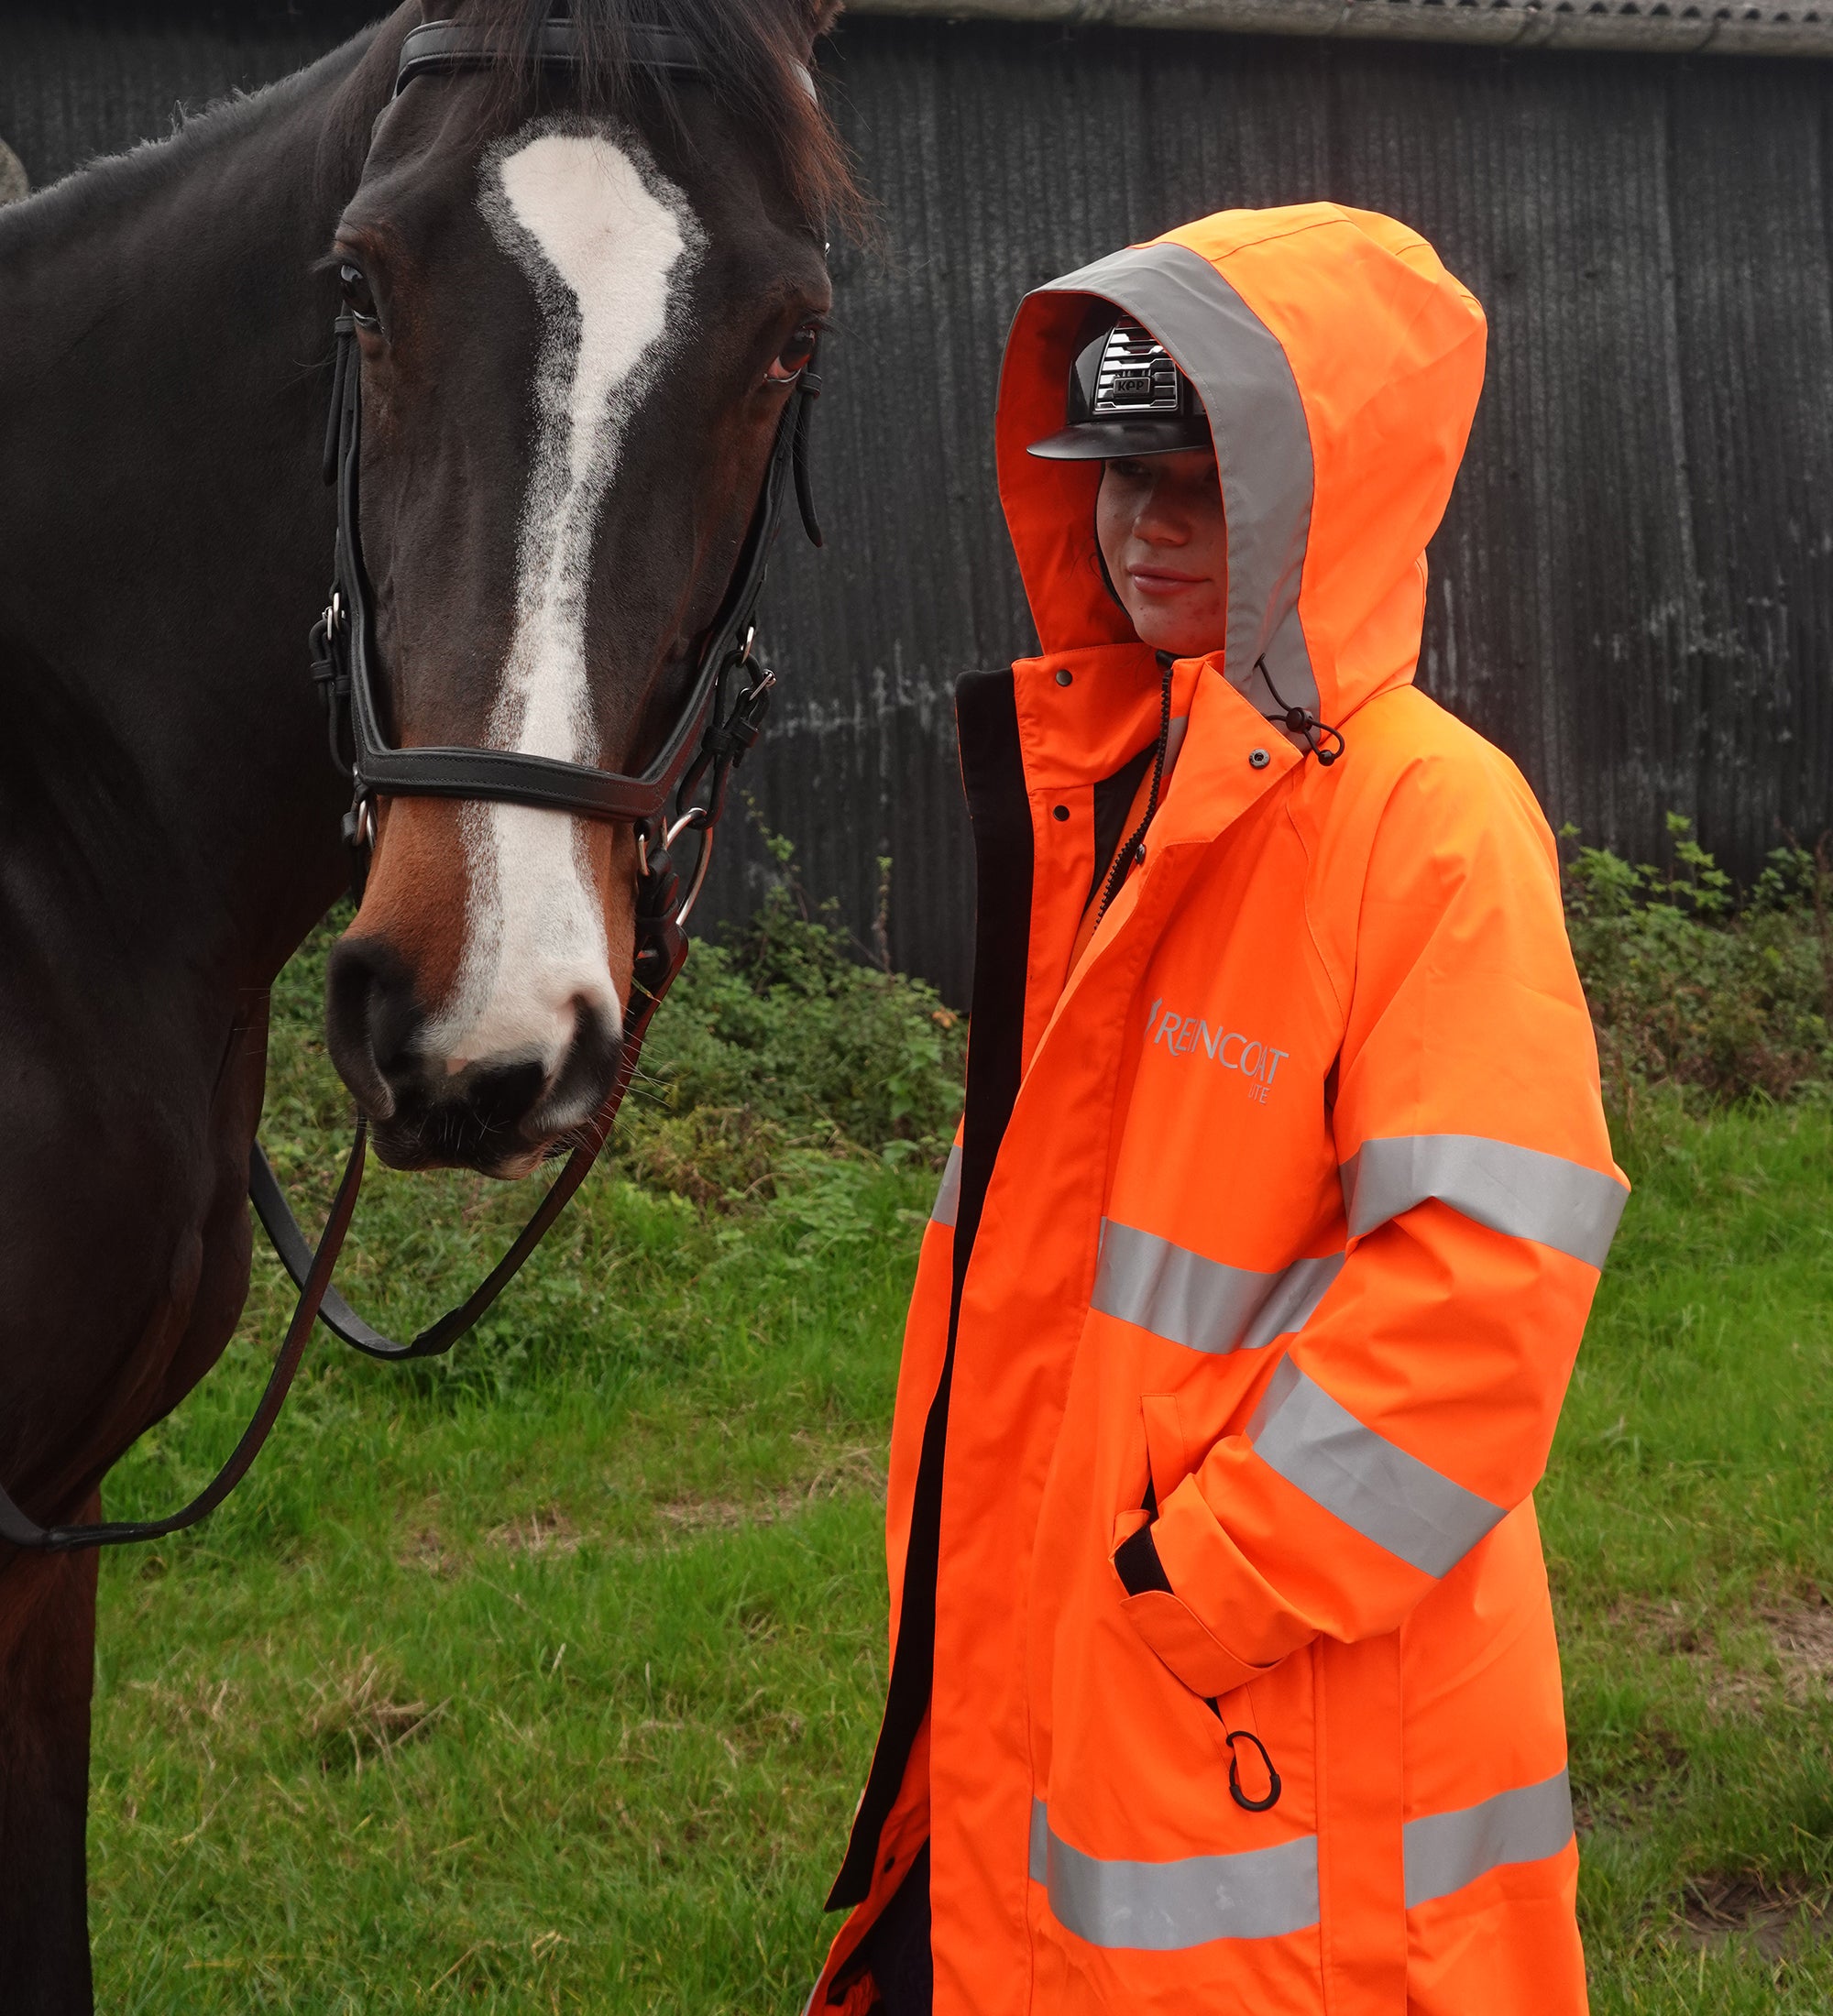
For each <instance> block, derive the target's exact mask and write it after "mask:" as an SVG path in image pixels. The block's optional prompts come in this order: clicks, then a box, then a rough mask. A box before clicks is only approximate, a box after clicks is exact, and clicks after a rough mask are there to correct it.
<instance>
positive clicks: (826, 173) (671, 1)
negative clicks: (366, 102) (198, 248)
mask: <svg viewBox="0 0 1833 2016" xmlns="http://www.w3.org/2000/svg"><path fill="white" fill-rule="evenodd" d="M458 11H459V13H460V14H461V15H462V16H463V17H464V18H465V19H466V20H468V21H471V22H474V23H475V24H476V25H477V27H478V29H479V38H480V40H481V41H483V42H484V43H485V44H486V45H487V46H489V47H493V48H497V49H500V51H501V57H500V62H499V76H500V80H501V83H502V87H503V89H504V90H505V91H506V92H508V93H514V94H515V95H517V96H522V95H525V94H526V93H529V92H530V91H532V89H533V88H534V66H533V64H532V61H531V52H532V49H533V47H534V43H535V39H536V38H537V36H538V35H539V33H540V29H541V25H542V23H543V21H544V20H546V19H547V18H548V17H549V16H551V15H552V14H553V13H554V11H555V7H554V0H468V4H467V5H465V6H462V7H461V8H460V9H459V10H458ZM571 11H572V15H573V18H574V19H575V21H576V22H577V24H578V27H579V30H580V34H581V37H582V38H583V40H584V42H585V45H586V51H587V62H586V65H585V68H584V71H583V73H582V75H581V79H580V83H581V87H582V89H583V91H584V93H585V95H586V99H587V103H588V104H591V105H592V106H594V107H595V108H596V109H598V110H602V111H607V112H610V113H614V114H619V115H623V116H626V117H629V118H631V121H632V123H634V122H635V120H636V117H637V115H638V113H639V111H640V110H641V106H640V104H639V95H640V93H643V92H645V91H648V90H658V91H659V92H660V93H661V94H662V97H663V101H664V115H665V116H671V117H672V116H673V115H674V112H675V103H674V88H673V85H672V83H671V82H670V80H669V79H667V78H666V77H657V76H654V75H653V73H646V72H641V71H633V70H632V68H631V65H630V64H629V62H628V61H627V60H625V50H626V37H625V31H626V29H627V28H628V27H630V26H631V24H632V23H634V22H648V23H653V24H654V25H656V26H659V27H672V28H675V29H677V30H678V31H679V32H680V33H682V34H684V35H686V36H687V37H688V38H691V40H692V41H693V43H694V45H695V47H696V48H697V49H699V50H700V52H701V55H702V57H703V60H705V62H706V65H707V72H708V78H709V80H710V82H711V83H712V86H713V89H714V90H715V91H716V92H717V93H719V97H720V99H721V101H722V102H723V103H724V104H726V105H727V106H728V107H729V108H730V111H731V112H732V114H733V115H734V116H735V117H737V118H738V119H740V120H741V121H742V122H743V123H744V124H745V125H746V126H750V127H751V128H752V130H753V131H754V132H755V133H756V135H757V136H758V137H759V139H760V140H762V142H763V145H764V146H765V148H767V149H768V150H769V152H770V154H771V155H772V157H773V158H774V161H775V163H776V166H777V169H778V171H779V172H780V174H781V175H782V177H783V181H784V183H785V187H786V188H787V190H788V191H789V193H790V195H791V197H792V198H793V199H794V200H795V202H796V204H797V206H798V207H799V208H800V209H801V210H802V211H803V213H804V214H805V215H807V217H808V218H809V220H810V222H811V223H814V224H817V225H819V224H820V223H822V222H823V221H824V220H826V221H829V222H831V223H832V224H833V225H834V226H835V227H836V228H837V229H838V230H840V232H842V233H845V234H846V235H848V236H853V237H855V238H863V239H866V240H868V241H869V240H870V239H871V237H872V222H871V212H870V206H869V205H868V203H867V202H866V199H865V198H864V197H863V196H862V194H861V192H860V190H859V186H858V184H857V183H856V182H855V181H854V180H853V173H852V164H851V158H850V157H849V155H848V152H847V148H846V143H845V142H844V141H843V140H842V139H841V138H840V135H839V133H838V132H836V131H835V129H834V126H833V124H832V122H831V121H830V120H829V117H828V115H827V114H826V113H825V112H824V111H822V110H821V108H820V107H819V106H818V104H816V103H815V101H814V100H813V99H811V98H810V97H809V95H808V93H807V90H806V88H805V87H804V85H803V82H802V80H801V77H800V76H799V74H798V71H799V69H800V67H801V65H802V64H803V63H805V62H806V61H807V57H808V50H809V44H810V42H811V41H812V40H813V38H814V37H815V36H817V35H818V34H819V33H821V32H822V31H823V30H824V29H825V28H826V27H829V25H830V24H831V22H832V20H833V18H834V16H836V15H837V14H838V13H839V12H840V6H839V4H838V0H571ZM362 39H363V41H364V42H367V40H368V38H367V36H366V37H365V38H362ZM357 47H358V44H357V43H352V44H348V45H346V49H350V50H355V49H357ZM340 53H341V52H340ZM346 60H348V59H347V58H346ZM308 74H309V73H308V72H306V71H300V72H297V73H296V74H294V75H293V76H291V77H289V78H285V79H283V80H281V82H279V83H277V84H271V85H269V87H268V88H267V89H266V90H264V91H260V92H257V93H253V94H252V95H246V96H245V95H244V94H243V93H239V92H237V93H231V94H230V95H229V96H228V97H227V98H225V99H219V100H217V101H216V102H215V103H214V104H211V105H209V106H207V107H205V108H204V110H203V112H201V113H195V114H192V115H187V116H185V117H183V118H182V121H181V124H179V125H178V126H176V127H175V129H174V131H173V132H172V133H171V134H170V135H169V136H167V137H165V139H164V140H163V141H162V142H159V143H149V142H143V143H142V144H141V145H140V146H138V147H136V148H131V149H130V150H129V151H128V152H127V153H126V154H121V155H116V156H114V157H112V158H110V159H104V160H99V161H92V162H89V163H87V164H86V166H87V168H88V170H89V172H88V173H86V174H80V175H76V176H71V177H67V178H66V179H65V180H64V181H62V182H61V183H60V184H58V185H56V186H55V187H54V188H53V189H51V190H48V191H46V192H43V193H41V194H40V195H38V197H36V198H34V199H33V200H32V201H30V202H28V203H20V204H18V205H16V206H14V205H8V206H7V207H6V208H5V210H4V211H0V225H4V226H5V229H0V238H4V237H8V236H10V237H12V238H13V239H14V240H15V241H16V242H20V241H25V240H27V239H29V238H30V237H32V236H38V235H39V234H41V233H45V232H55V231H57V230H59V229H60V228H63V227H66V226H67V222H68V219H69V217H70V214H71V212H72V211H75V212H77V213H79V214H81V213H82V212H83V211H84V210H86V209H88V208H90V207H92V206H93V205H94V204H96V203H99V202H102V201H104V200H105V199H106V198H107V196H108V195H109V194H110V193H111V192H113V191H114V190H115V189H116V188H118V187H119V186H120V184H121V182H122V181H123V180H124V179H126V178H130V177H131V178H137V177H138V176H140V175H142V174H146V173H154V174H159V173H163V172H165V171H167V170H169V169H170V164H171V163H173V162H174V161H176V160H181V159H184V158H185V157H186V156H187V155H189V154H191V153H192V152H194V151H196V150H198V149H201V148H211V147H215V146H219V145H221V144H222V143H223V142H224V141H225V140H227V139H229V138H231V137H233V136H234V135H235V134H236V133H237V132H239V131H242V130H245V129H246V128H247V127H249V126H254V125H255V124H257V123H258V121H259V120H261V119H262V118H264V117H265V116H267V115H268V113H269V110H270V109H271V108H272V106H273V105H274V104H276V103H278V102H283V101H284V100H285V99H287V98H288V97H290V96H291V94H292V93H297V92H299V91H302V90H303V89H305V88H306V83H305V79H306V77H307V75H308Z"/></svg>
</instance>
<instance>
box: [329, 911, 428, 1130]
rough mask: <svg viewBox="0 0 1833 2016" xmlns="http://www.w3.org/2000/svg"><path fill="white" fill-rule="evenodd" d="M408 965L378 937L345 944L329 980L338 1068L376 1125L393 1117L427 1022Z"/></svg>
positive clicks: (333, 1054) (413, 1068)
mask: <svg viewBox="0 0 1833 2016" xmlns="http://www.w3.org/2000/svg"><path fill="white" fill-rule="evenodd" d="M423 1019H424V1018H423V1016H422V1014H421V1012H420V1008H419V1005H418V1004H417V1003H416V1002H415V999H414V990H413V978H412V974H411V973H410V972H409V971H408V969H407V965H406V962H405V961H404V960H403V959H401V957H400V956H399V955H398V954H397V953H395V952H394V951H392V950H391V949H390V948H389V947H388V946H387V945H385V944H384V943H382V942H381V940H379V939H378V938H351V937H346V938H343V939H340V940H339V942H338V943H337V945H336V946H335V948H333V951H332V954H331V963H330V966H329V968H328V969H327V970H326V973H325V981H324V1033H325V1037H326V1040H327V1041H328V1043H329V1045H330V1047H331V1057H332V1061H333V1063H335V1065H336V1067H337V1069H338V1072H339V1075H340V1076H341V1077H342V1078H343V1079H344V1082H345V1083H346V1085H347V1086H348V1087H349V1088H350V1090H351V1091H352V1092H354V1093H355V1094H356V1097H357V1102H358V1104H360V1105H361V1106H362V1107H363V1109H364V1110H365V1112H368V1115H369V1117H370V1118H371V1119H372V1120H388V1119H390V1118H391V1117H392V1116H393V1114H394V1112H395V1108H396V1104H397V1102H398V1101H399V1099H400V1097H401V1093H402V1092H403V1091H404V1090H407V1089H408V1087H409V1086H410V1084H411V1083H412V1079H413V1076H414V1073H415V1072H416V1070H417V1069H418V1065H419V1054H418V1048H417V1044H418V1038H419V1035H420V1031H421V1027H422V1024H423Z"/></svg>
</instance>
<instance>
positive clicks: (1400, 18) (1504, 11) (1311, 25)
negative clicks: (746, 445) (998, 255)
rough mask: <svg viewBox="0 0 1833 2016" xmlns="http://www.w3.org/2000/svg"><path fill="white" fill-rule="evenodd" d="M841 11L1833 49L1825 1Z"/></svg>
mask: <svg viewBox="0 0 1833 2016" xmlns="http://www.w3.org/2000/svg"><path fill="white" fill-rule="evenodd" d="M847 11H848V12H849V13H851V14H903V15H944V16H949V17H952V18H975V17H977V18H981V19H988V20H1005V21H1071V22H1074V21H1082V22H1089V23H1096V22H1099V23H1102V24H1104V25H1106V26H1108V27H1157V28H1217V29H1222V30H1224V31H1226V32H1231V33H1235V34H1242V35H1320V36H1344V37H1356V38H1380V39H1384V40H1396V41H1413V42H1474V43H1478V44H1481V45H1484V46H1486V47H1488V48H1492V49H1497V48H1522V49H1664V50H1667V51H1669V52H1671V53H1672V54H1674V55H1694V54H1707V55H1714V56H1833V4H1817V0H1810V4H1808V5H1775V4H1774V0H941V4H940V5H938V4H937V0H849V5H848V9H847Z"/></svg>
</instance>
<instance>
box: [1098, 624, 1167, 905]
mask: <svg viewBox="0 0 1833 2016" xmlns="http://www.w3.org/2000/svg"><path fill="white" fill-rule="evenodd" d="M1173 663H1174V661H1173V659H1172V657H1171V654H1170V652H1168V651H1161V652H1159V653H1158V665H1159V681H1158V748H1157V749H1156V750H1154V751H1153V752H1152V788H1151V790H1150V791H1149V792H1148V793H1147V797H1146V816H1145V817H1144V818H1143V819H1141V820H1140V822H1139V824H1138V825H1137V826H1136V827H1134V829H1133V831H1132V832H1131V834H1129V835H1128V837H1127V838H1126V839H1125V840H1124V841H1123V842H1122V843H1121V848H1120V851H1119V852H1118V853H1117V854H1116V855H1115V856H1114V866H1113V867H1112V868H1110V869H1109V870H1108V871H1107V882H1106V885H1105V886H1104V887H1103V890H1102V893H1101V908H1100V909H1099V910H1097V911H1096V912H1095V914H1094V921H1095V922H1096V923H1097V924H1099V923H1100V922H1101V920H1102V919H1103V917H1104V916H1105V915H1107V906H1108V904H1111V903H1112V902H1113V901H1114V898H1115V897H1116V896H1117V895H1118V894H1119V893H1120V885H1121V883H1122V882H1125V880H1126V871H1127V870H1128V869H1129V868H1130V867H1132V865H1133V862H1134V860H1135V858H1136V856H1137V855H1138V854H1139V852H1140V849H1141V848H1142V847H1143V846H1144V844H1145V839H1146V828H1147V827H1148V826H1150V825H1151V823H1152V816H1153V814H1154V813H1156V812H1157V811H1158V792H1159V789H1160V787H1161V786H1162V785H1163V783H1164V782H1165V755H1166V751H1168V750H1169V748H1170V746H1171V666H1172V664H1173Z"/></svg>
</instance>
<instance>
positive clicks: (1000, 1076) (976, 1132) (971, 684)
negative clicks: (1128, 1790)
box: [828, 672, 1130, 1911]
mask: <svg viewBox="0 0 1833 2016" xmlns="http://www.w3.org/2000/svg"><path fill="white" fill-rule="evenodd" d="M955 719H956V723H957V727H958V729H959V732H960V751H961V783H962V784H963V786H964V788H965V790H966V792H967V800H968V812H969V815H970V816H971V819H972V821H973V834H974V861H975V909H974V978H973V995H972V1005H971V1013H972V1020H971V1023H970V1024H969V1028H970V1031H971V1035H970V1039H969V1044H968V1082H967V1101H966V1108H965V1113H964V1117H963V1123H962V1130H961V1189H960V1206H959V1208H958V1211H957V1212H956V1217H955V1242H954V1287H953V1292H952V1295H951V1297H950V1299H949V1344H948V1351H947V1353H946V1354H945V1355H944V1357H943V1360H942V1375H941V1378H940V1379H939V1380H938V1382H937V1386H936V1397H935V1398H934V1399H933V1400H932V1401H931V1402H930V1403H929V1414H928V1419H927V1420H926V1421H925V1423H924V1426H923V1449H922V1454H921V1456H920V1458H919V1459H918V1462H917V1465H916V1494H915V1499H914V1502H913V1504H912V1506H911V1510H910V1544H909V1549H908V1551H907V1552H906V1556H905V1561H904V1601H903V1605H902V1608H901V1610H900V1612H899V1616H898V1625H897V1656H896V1658H895V1660H894V1661H893V1663H892V1668H891V1682H890V1685H889V1686H888V1687H887V1688H886V1690H885V1700H884V1724H883V1726H881V1728H880V1730H879V1737H878V1747H877V1748H876V1750H875V1751H874V1752H873V1760H872V1770H871V1773H870V1775H869V1776H868V1777H867V1779H866V1786H865V1793H864V1796H863V1797H862V1799H861V1801H860V1809H859V1813H858V1815H857V1817H856V1818H855V1819H854V1821H853V1827H852V1835H851V1839H850V1841H849V1842H848V1845H847V1856H846V1860H845V1861H844V1862H843V1863H842V1864H841V1865H840V1874H839V1875H838V1876H837V1877H836V1878H835V1879H834V1887H833V1890H831V1891H830V1892H829V1897H828V1909H829V1911H842V1910H845V1909H847V1908H849V1907H850V1906H851V1905H854V1904H859V1903H862V1902H863V1901H865V1897H866V1894H867V1892H868V1891H869V1890H871V1888H872V1879H873V1867H874V1865H875V1863H876V1862H877V1859H878V1842H879V1835H880V1834H881V1833H882V1832H883V1830H884V1823H885V1821H886V1820H887V1819H888V1818H889V1817H890V1814H891V1809H892V1806H893V1804H894V1803H895V1801H896V1798H897V1792H898V1788H899V1787H900V1786H901V1785H902V1784H903V1782H904V1771H905V1767H906V1764H907V1763H908V1762H909V1759H910V1748H911V1746H912V1744H914V1743H915V1742H916V1732H917V1730H918V1729H919V1728H921V1727H922V1726H923V1716H924V1713H925V1711H926V1710H927V1707H928V1705H929V1692H930V1687H931V1684H932V1681H933V1678H934V1672H935V1659H936V1570H937V1561H938V1555H939V1552H940V1547H941V1527H942V1457H943V1451H944V1448H945V1445H946V1442H947V1437H948V1420H949V1387H950V1386H951V1385H952V1384H953V1380H954V1370H955V1331H956V1328H957V1326H958V1325H959V1323H960V1312H961V1284H962V1282H963V1281H964V1280H965V1279H966V1276H967V1269H968V1262H969V1260H970V1258H971V1256H972V1254H973V1244H974V1234H975V1233H976V1232H977V1231H978V1230H979V1229H980V1214H981V1208H982V1205H983V1204H984V1203H985V1201H986V1189H987V1185H988V1183H989V1182H991V1180H992V1178H993V1161H994V1159H995V1157H996V1156H998V1154H999V1144H1000V1142H1001V1140H1002V1139H1003V1138H1004V1134H1005V1123H1006V1122H1007V1121H1008V1120H1009V1119H1010V1118H1011V1117H1012V1108H1013V1103H1014V1101H1015V1100H1016V1099H1017V1097H1018V1082H1019V1078H1020V1076H1021V1068H1022V1064H1023V1058H1024V1035H1025V973H1026V964H1027V961H1028V959H1029V954H1030V942H1031V881H1032V871H1033V865H1034V855H1033V849H1032V838H1031V807H1030V805H1029V803H1028V801H1027V800H1026V794H1025V759H1024V753H1023V751H1022V750H1021V748H1020V746H1019V740H1018V707H1017V689H1016V685H1015V681H1014V679H1013V676H1012V674H1010V673H1009V672H972V673H969V674H966V676H965V677H963V678H962V679H961V680H960V682H959V683H958V684H957V685H956V687H955ZM1129 802H1130V801H1129ZM1121 816H1122V817H1123V818H1124V817H1125V809H1124V808H1123V811H1122V815H1121Z"/></svg>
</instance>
